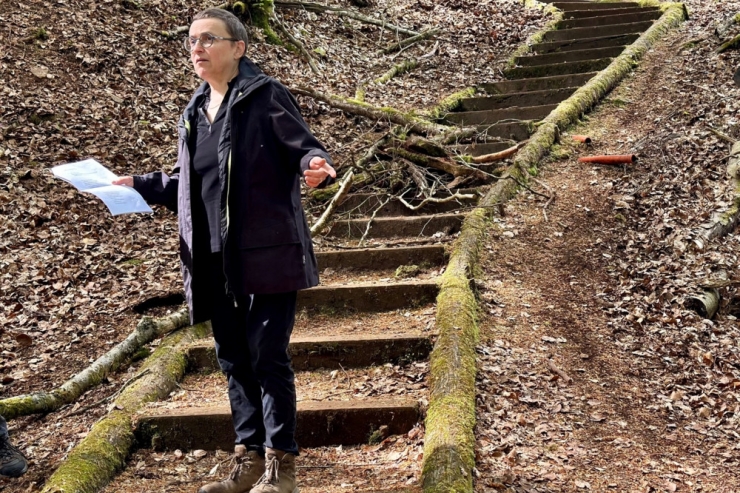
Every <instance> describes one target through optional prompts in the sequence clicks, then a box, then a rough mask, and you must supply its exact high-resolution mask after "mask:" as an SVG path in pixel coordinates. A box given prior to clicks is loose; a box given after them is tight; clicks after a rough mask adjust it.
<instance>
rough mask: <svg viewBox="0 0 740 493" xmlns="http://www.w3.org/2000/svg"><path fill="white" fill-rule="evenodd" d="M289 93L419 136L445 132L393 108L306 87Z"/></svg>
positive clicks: (442, 127) (437, 126) (441, 126)
mask: <svg viewBox="0 0 740 493" xmlns="http://www.w3.org/2000/svg"><path fill="white" fill-rule="evenodd" d="M290 92H292V93H294V94H301V95H303V96H310V97H312V98H314V99H315V100H317V101H322V102H324V103H326V104H328V105H330V106H332V107H334V108H337V109H340V110H342V111H346V112H347V113H352V114H353V115H359V116H364V117H365V118H370V119H371V120H375V121H389V122H391V123H395V124H397V125H402V126H404V127H407V128H408V129H409V131H410V132H415V133H420V134H438V133H442V132H444V131H445V130H447V127H445V126H444V125H437V124H436V123H432V122H429V121H427V120H424V119H422V118H419V117H418V116H416V115H413V114H411V113H403V112H401V111H399V110H397V109H395V108H389V107H385V108H376V107H374V106H371V105H369V104H366V103H360V102H359V101H356V102H353V101H350V100H348V99H344V98H341V97H339V96H334V95H326V94H322V93H320V92H318V91H314V90H313V89H309V88H306V87H298V88H293V89H291V90H290Z"/></svg>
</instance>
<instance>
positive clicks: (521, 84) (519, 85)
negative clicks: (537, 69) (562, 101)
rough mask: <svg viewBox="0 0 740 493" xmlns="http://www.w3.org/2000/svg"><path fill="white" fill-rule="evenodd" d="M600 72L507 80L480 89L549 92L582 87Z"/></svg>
mask: <svg viewBox="0 0 740 493" xmlns="http://www.w3.org/2000/svg"><path fill="white" fill-rule="evenodd" d="M597 73H598V72H590V73H586V74H571V75H556V76H554V77H539V78H536V79H521V80H505V81H502V82H491V83H487V84H481V85H480V88H481V89H483V90H484V91H486V92H487V93H489V94H495V95H499V94H501V95H509V94H516V93H527V92H533V91H548V90H554V89H564V88H567V87H576V88H577V87H580V86H582V85H583V84H585V83H586V82H587V81H588V80H589V79H591V78H592V77H593V76H595V75H596V74H597Z"/></svg>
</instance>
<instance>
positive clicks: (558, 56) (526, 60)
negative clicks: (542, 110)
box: [516, 46, 625, 67]
mask: <svg viewBox="0 0 740 493" xmlns="http://www.w3.org/2000/svg"><path fill="white" fill-rule="evenodd" d="M624 48H625V47H624V46H613V47H610V48H592V49H590V50H572V51H564V52H562V53H558V52H556V53H547V54H545V55H530V56H521V57H517V58H516V64H517V65H519V66H520V67H536V66H539V65H552V64H555V63H569V62H580V61H586V60H598V59H600V58H616V57H618V56H619V55H620V54H621V53H622V51H624Z"/></svg>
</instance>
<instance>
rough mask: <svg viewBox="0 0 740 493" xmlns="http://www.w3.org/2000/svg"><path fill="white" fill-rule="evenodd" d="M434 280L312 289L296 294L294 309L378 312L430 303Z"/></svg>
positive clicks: (433, 296)
mask: <svg viewBox="0 0 740 493" xmlns="http://www.w3.org/2000/svg"><path fill="white" fill-rule="evenodd" d="M438 293H439V285H438V283H437V280H434V279H432V280H422V281H398V282H392V283H387V284H373V283H357V284H350V285H328V286H316V287H314V288H311V289H304V290H303V291H299V292H298V309H306V310H308V311H325V310H329V311H331V312H336V311H344V310H349V311H355V312H382V311H391V310H399V309H409V308H415V307H419V306H423V305H426V304H429V303H434V302H435V301H436V299H437V294H438Z"/></svg>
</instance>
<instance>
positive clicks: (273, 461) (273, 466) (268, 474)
mask: <svg viewBox="0 0 740 493" xmlns="http://www.w3.org/2000/svg"><path fill="white" fill-rule="evenodd" d="M279 465H280V461H278V460H277V457H271V458H270V459H269V460H268V461H267V462H266V463H265V473H264V474H263V475H262V477H261V478H260V480H259V481H257V484H277V483H279V481H280V479H279V476H278V467H279Z"/></svg>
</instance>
